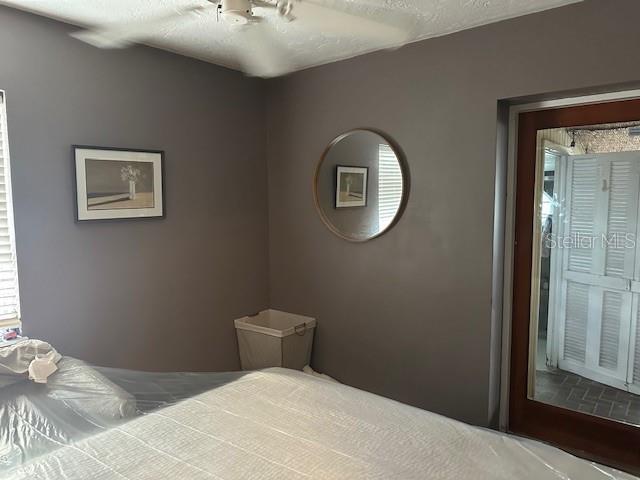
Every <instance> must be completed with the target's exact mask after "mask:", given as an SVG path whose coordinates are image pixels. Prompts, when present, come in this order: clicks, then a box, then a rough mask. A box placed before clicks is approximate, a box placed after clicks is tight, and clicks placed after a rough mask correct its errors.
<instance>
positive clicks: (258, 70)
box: [237, 20, 294, 78]
mask: <svg viewBox="0 0 640 480" xmlns="http://www.w3.org/2000/svg"><path fill="white" fill-rule="evenodd" d="M241 29H242V36H243V37H244V39H245V42H243V43H245V44H244V45H242V46H241V47H240V48H239V49H238V52H237V53H238V57H239V58H240V63H241V64H242V68H243V71H244V72H245V73H246V74H247V75H249V76H252V77H262V78H271V77H277V76H279V75H284V74H285V73H289V72H291V71H292V70H294V66H293V63H292V62H291V61H290V60H289V58H288V55H287V53H286V48H285V47H284V46H283V45H282V44H281V42H280V41H279V39H278V38H277V37H276V35H274V31H273V30H272V29H271V28H270V27H269V25H268V23H267V22H266V21H264V20H263V21H261V22H257V23H250V24H249V25H246V26H244V27H241Z"/></svg>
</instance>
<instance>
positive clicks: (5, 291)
mask: <svg viewBox="0 0 640 480" xmlns="http://www.w3.org/2000/svg"><path fill="white" fill-rule="evenodd" d="M5 100H6V97H5V94H4V92H2V91H1V90H0V342H2V341H3V340H4V337H5V335H7V332H8V331H9V332H11V331H13V330H14V329H15V328H16V327H19V325H20V301H19V296H18V266H17V262H16V244H15V233H14V228H13V204H12V201H11V174H10V167H9V140H8V131H7V110H6V101H5ZM8 335H12V333H8Z"/></svg>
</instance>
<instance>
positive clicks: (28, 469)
mask: <svg viewBox="0 0 640 480" xmlns="http://www.w3.org/2000/svg"><path fill="white" fill-rule="evenodd" d="M2 478H10V479H30V480H35V479H67V480H71V479H82V480H86V479H95V480H104V479H120V480H122V479H132V480H133V479H136V480H158V479H189V480H200V479H222V480H228V479H268V480H271V479H273V480H276V479H277V480H285V479H322V480H328V479H350V480H353V479H360V478H367V479H403V480H404V479H406V480H409V479H421V480H422V479H429V480H436V479H447V480H449V479H451V480H460V479H473V480H483V479H491V480H496V479H505V480H506V479H508V480H513V479H531V480H545V479H578V480H592V479H607V480H612V479H630V478H633V477H631V476H628V475H625V474H622V473H619V472H615V471H613V470H611V469H607V468H605V467H600V466H597V465H595V464H592V463H588V462H586V461H583V460H579V459H577V458H575V457H572V456H571V455H568V454H566V453H564V452H561V451H560V450H557V449H555V448H552V447H548V446H546V445H543V444H541V443H537V442H533V441H529V440H523V439H519V438H516V437H511V436H504V435H501V434H498V433H495V432H492V431H489V430H484V429H479V428H475V427H471V426H468V425H465V424H463V423H460V422H456V421H453V420H450V419H447V418H444V417H441V416H439V415H436V414H433V413H429V412H426V411H423V410H419V409H417V408H413V407H409V406H407V405H403V404H400V403H397V402H394V401H392V400H388V399H385V398H382V397H378V396H376V395H372V394H370V393H366V392H363V391H360V390H357V389H354V388H350V387H348V386H345V385H341V384H337V383H333V382H329V381H326V380H323V379H319V378H316V377H312V376H309V375H305V374H303V373H301V372H295V371H291V370H283V369H270V370H265V371H262V372H253V373H248V374H246V375H244V376H243V377H241V378H240V379H238V380H236V381H234V382H231V383H228V384H226V385H222V386H220V387H218V388H216V389H213V390H210V391H208V392H206V393H203V394H201V395H198V396H197V397H194V398H192V399H188V400H185V401H183V402H181V403H179V404H177V405H175V406H172V407H168V408H166V409H163V410H160V411H157V412H156V413H150V414H148V415H145V416H143V417H139V418H137V419H135V420H132V421H130V422H128V423H126V424H125V425H122V426H120V427H117V428H114V429H112V430H109V431H107V432H104V433H100V434H98V435H95V436H93V437H91V438H89V439H86V440H84V441H81V442H79V443H76V444H74V445H70V446H66V447H63V448H61V449H58V450H56V451H54V452H52V453H50V454H48V455H46V456H44V457H40V458H39V459H36V460H34V461H32V462H30V463H28V464H26V465H23V466H22V467H19V468H18V469H14V470H12V471H11V472H7V473H6V476H3V477H2Z"/></svg>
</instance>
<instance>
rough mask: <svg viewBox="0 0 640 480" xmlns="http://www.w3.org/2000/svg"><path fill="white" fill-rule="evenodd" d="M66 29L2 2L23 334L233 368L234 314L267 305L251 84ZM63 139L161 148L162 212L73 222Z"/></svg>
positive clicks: (81, 352)
mask: <svg viewBox="0 0 640 480" xmlns="http://www.w3.org/2000/svg"><path fill="white" fill-rule="evenodd" d="M71 28H72V27H69V26H66V25H63V24H60V23H56V22H53V21H49V20H45V19H42V18H38V17H35V16H32V15H29V14H25V13H21V12H17V11H14V10H10V9H7V8H5V7H0V89H3V90H5V91H6V94H7V103H8V120H9V135H10V142H11V154H12V159H11V161H12V179H13V188H14V199H15V216H16V237H17V244H18V260H19V272H20V292H21V296H22V298H21V300H22V313H23V320H24V326H25V329H26V333H27V334H28V335H30V336H33V337H40V338H43V339H47V340H48V341H50V342H51V343H52V344H53V345H55V346H56V347H57V348H58V349H59V350H60V351H61V352H63V353H65V354H68V355H73V356H77V357H80V358H83V359H86V360H89V361H92V362H97V363H100V364H107V365H115V366H126V367H127V368H143V369H153V370H229V369H236V368H238V367H239V364H238V359H237V347H236V340H235V332H234V330H233V324H232V320H233V319H234V318H235V317H238V316H240V315H245V314H248V313H251V312H255V311H257V310H259V309H261V308H264V307H266V306H267V304H268V286H267V278H268V274H267V267H268V262H267V231H268V228H267V209H266V202H265V199H266V195H267V193H266V186H267V185H266V164H265V158H264V138H265V137H264V102H263V87H262V84H261V82H260V81H257V80H250V79H247V78H245V77H244V76H243V75H241V74H240V73H238V72H233V71H230V70H226V69H223V68H220V67H216V66H212V65H208V64H205V63H202V62H198V61H194V60H190V59H187V58H183V57H179V56H176V55H172V54H170V53H165V52H161V51H159V50H154V49H149V48H144V47H140V48H133V49H128V50H123V51H112V52H109V51H101V50H98V49H95V48H92V47H90V46H88V45H84V44H82V43H80V42H78V41H76V40H73V39H71V38H69V37H68V36H67V32H68V31H69V30H70V29H71ZM72 144H88V145H103V146H117V147H134V148H149V149H161V150H164V151H165V154H166V188H165V195H166V197H165V198H166V211H167V218H166V219H164V220H147V221H118V222H113V223H91V222H88V223H82V224H76V223H74V214H73V208H74V207H73V205H74V193H73V171H72V168H71V167H72V163H71V145H72Z"/></svg>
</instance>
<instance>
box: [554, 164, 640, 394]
mask: <svg viewBox="0 0 640 480" xmlns="http://www.w3.org/2000/svg"><path fill="white" fill-rule="evenodd" d="M568 162H569V164H568V169H567V179H566V182H567V183H566V208H565V212H564V213H565V219H564V222H565V223H564V230H563V231H562V233H561V235H562V237H561V240H562V239H564V241H565V242H566V241H568V242H569V244H565V245H564V247H565V249H564V250H563V262H562V265H563V267H562V279H561V285H562V290H563V292H562V295H561V304H560V307H559V308H560V311H559V315H558V316H559V327H560V328H559V332H558V333H559V341H560V345H559V359H558V366H559V367H560V368H562V369H564V370H568V371H572V372H574V373H577V374H579V375H582V376H585V377H587V378H591V379H593V380H596V381H598V382H601V383H606V384H609V385H612V386H615V387H617V388H625V389H627V388H628V387H629V384H630V383H631V382H630V381H629V368H630V364H632V363H633V362H634V357H633V356H632V355H633V351H632V350H631V348H630V347H631V345H630V342H629V338H630V335H631V334H632V330H634V329H635V324H636V318H637V314H636V312H637V311H638V298H637V297H638V296H639V294H640V288H638V289H637V293H636V292H634V290H635V288H634V284H635V282H634V279H636V278H638V277H637V274H638V273H639V271H640V270H639V269H638V267H637V266H636V264H637V263H638V264H640V262H638V261H637V260H640V256H639V255H638V254H637V250H636V248H633V247H634V246H635V235H636V233H637V228H638V197H639V195H640V152H628V153H616V154H598V155H591V156H589V155H580V156H572V157H569V160H568ZM638 286H639V287H640V283H638ZM634 332H635V330H634ZM639 353H640V351H639ZM639 376H640V374H639Z"/></svg>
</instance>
